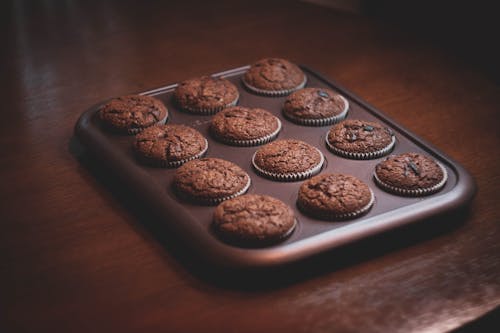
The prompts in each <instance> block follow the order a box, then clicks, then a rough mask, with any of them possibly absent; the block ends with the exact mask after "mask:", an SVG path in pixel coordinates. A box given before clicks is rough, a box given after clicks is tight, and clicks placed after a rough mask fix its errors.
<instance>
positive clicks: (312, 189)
mask: <svg viewBox="0 0 500 333" xmlns="http://www.w3.org/2000/svg"><path fill="white" fill-rule="evenodd" d="M373 201H374V197H373V192H372V191H371V189H370V188H369V187H368V185H366V184H365V183H364V182H362V181H361V180H359V179H357V178H356V177H354V176H350V175H343V174H322V175H318V176H315V177H312V178H311V179H309V180H307V181H305V182H304V183H303V184H302V185H301V186H300V189H299V195H298V201H297V204H298V206H299V207H300V208H301V209H302V210H303V211H304V212H305V213H306V214H308V215H313V216H314V217H317V218H327V219H328V218H339V219H343V218H352V217H355V216H358V215H360V214H362V213H364V212H366V211H367V210H368V209H369V208H370V207H371V206H372V204H373Z"/></svg>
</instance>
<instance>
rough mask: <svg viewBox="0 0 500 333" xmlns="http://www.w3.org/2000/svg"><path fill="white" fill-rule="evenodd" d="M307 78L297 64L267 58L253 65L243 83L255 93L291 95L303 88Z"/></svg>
mask: <svg viewBox="0 0 500 333" xmlns="http://www.w3.org/2000/svg"><path fill="white" fill-rule="evenodd" d="M306 80H307V77H306V75H305V74H304V72H303V71H302V70H301V69H300V68H299V67H298V66H297V65H295V64H293V63H291V62H289V61H288V60H285V59H279V58H265V59H261V60H259V61H257V62H256V63H254V64H252V65H251V66H250V68H249V69H248V71H247V72H246V73H245V75H244V76H243V83H244V84H245V85H246V86H247V87H248V88H249V89H250V90H253V91H254V92H258V93H264V94H267V93H270V94H271V95H272V94H276V95H283V94H289V93H290V92H292V91H294V90H297V89H300V88H302V87H303V86H304V85H305V83H306Z"/></svg>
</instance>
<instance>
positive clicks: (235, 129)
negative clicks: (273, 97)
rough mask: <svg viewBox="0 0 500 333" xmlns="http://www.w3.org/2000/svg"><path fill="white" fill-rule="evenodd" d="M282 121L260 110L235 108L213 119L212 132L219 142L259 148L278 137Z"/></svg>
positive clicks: (228, 109)
mask: <svg viewBox="0 0 500 333" xmlns="http://www.w3.org/2000/svg"><path fill="white" fill-rule="evenodd" d="M280 130H281V121H280V120H279V119H278V118H277V117H275V116H273V115H272V114H271V113H270V112H268V111H266V110H264V109H258V108H246V107H242V106H234V107H230V108H227V109H225V110H222V111H221V112H219V113H217V114H216V115H215V116H213V117H212V122H211V124H210V131H211V133H212V135H213V136H214V137H215V138H216V139H217V140H219V141H221V142H224V143H227V144H229V145H233V146H257V145H261V144H264V143H266V142H269V141H271V140H273V139H274V138H276V136H278V133H279V131H280Z"/></svg>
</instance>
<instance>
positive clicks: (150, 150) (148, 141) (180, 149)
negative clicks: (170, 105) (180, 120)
mask: <svg viewBox="0 0 500 333" xmlns="http://www.w3.org/2000/svg"><path fill="white" fill-rule="evenodd" d="M134 147H135V149H136V152H137V153H138V155H139V156H140V157H142V158H144V159H146V160H148V161H151V162H158V163H159V165H160V166H179V165H181V164H182V163H184V162H187V161H189V160H191V159H194V158H197V157H200V156H201V155H203V153H205V152H206V150H207V148H208V143H207V140H206V139H205V138H204V137H203V135H201V133H200V132H198V131H197V130H195V129H194V128H191V127H188V126H184V125H175V124H173V125H158V126H152V127H149V128H147V129H145V130H144V131H142V132H141V133H139V134H137V135H136V136H135V143H134Z"/></svg>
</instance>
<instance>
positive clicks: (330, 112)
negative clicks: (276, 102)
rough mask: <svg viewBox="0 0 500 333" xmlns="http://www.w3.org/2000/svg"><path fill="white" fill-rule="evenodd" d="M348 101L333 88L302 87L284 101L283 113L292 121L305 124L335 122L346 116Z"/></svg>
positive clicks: (313, 124)
mask: <svg viewBox="0 0 500 333" xmlns="http://www.w3.org/2000/svg"><path fill="white" fill-rule="evenodd" d="M348 110H349V102H348V101H347V100H346V99H345V98H344V97H342V96H341V95H339V94H337V93H335V92H334V91H333V90H330V89H326V88H304V89H300V90H297V91H296V92H294V93H292V94H291V95H290V96H288V98H287V99H286V101H285V104H284V106H283V114H284V115H285V117H286V118H288V119H289V120H291V121H292V122H294V123H297V124H300V125H306V126H326V125H331V124H335V123H337V122H339V121H341V120H343V119H344V118H345V117H346V116H347V111H348Z"/></svg>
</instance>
